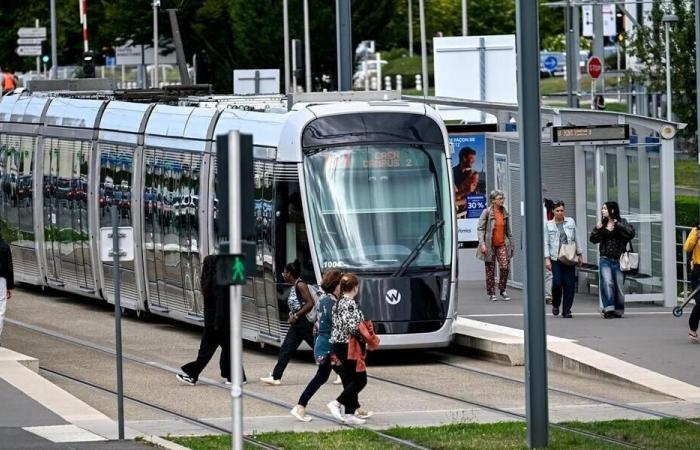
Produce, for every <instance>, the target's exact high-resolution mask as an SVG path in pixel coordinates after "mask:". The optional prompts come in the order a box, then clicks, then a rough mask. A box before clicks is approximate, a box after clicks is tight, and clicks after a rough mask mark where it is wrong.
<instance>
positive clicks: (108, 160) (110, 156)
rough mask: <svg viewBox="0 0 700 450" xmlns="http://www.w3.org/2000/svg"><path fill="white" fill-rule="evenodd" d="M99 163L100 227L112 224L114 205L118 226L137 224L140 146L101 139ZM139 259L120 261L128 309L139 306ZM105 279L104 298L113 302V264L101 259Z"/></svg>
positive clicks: (97, 203) (123, 300) (96, 203)
mask: <svg viewBox="0 0 700 450" xmlns="http://www.w3.org/2000/svg"><path fill="white" fill-rule="evenodd" d="M97 151H98V158H97V160H98V163H99V166H98V167H97V170H96V172H95V173H96V177H97V181H98V184H97V189H96V199H95V201H94V202H93V206H94V207H95V208H96V210H97V220H98V222H99V228H104V227H110V228H111V227H112V226H113V222H112V207H114V206H116V208H117V226H120V227H136V226H137V223H138V222H136V220H135V217H134V216H135V211H134V205H133V201H134V197H135V195H136V193H137V192H138V190H137V189H136V184H135V182H134V180H135V176H136V174H135V171H134V168H135V167H138V165H137V164H135V162H136V160H137V158H136V151H137V147H135V146H132V145H120V144H116V143H105V142H100V143H98V146H97ZM136 264H137V261H123V262H120V264H119V267H120V276H121V285H120V286H121V288H120V301H121V304H122V305H123V306H124V307H126V308H129V309H134V310H138V309H139V299H140V297H141V296H140V295H139V289H138V281H137V277H138V273H137V270H136ZM100 270H101V271H102V274H101V279H102V280H103V285H102V294H103V296H104V297H105V300H107V301H109V302H110V303H114V276H113V275H114V272H113V270H114V265H113V264H112V262H111V261H110V262H102V263H101V266H100Z"/></svg>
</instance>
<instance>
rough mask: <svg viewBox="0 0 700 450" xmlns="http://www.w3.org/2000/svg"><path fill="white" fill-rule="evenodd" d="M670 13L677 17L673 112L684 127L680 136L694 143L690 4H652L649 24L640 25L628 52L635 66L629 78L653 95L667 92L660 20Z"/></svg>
mask: <svg viewBox="0 0 700 450" xmlns="http://www.w3.org/2000/svg"><path fill="white" fill-rule="evenodd" d="M671 12H672V13H673V14H675V15H677V16H678V22H676V23H675V24H674V25H672V32H671V35H670V46H671V61H672V66H671V88H672V96H673V113H674V114H675V115H676V117H677V118H678V121H680V122H685V123H686V124H687V127H686V128H685V129H684V130H682V131H681V136H683V137H686V138H688V139H691V140H695V139H694V136H695V132H696V130H697V122H696V117H697V111H696V103H695V102H696V98H697V89H696V85H695V79H696V78H695V77H696V74H695V57H696V55H695V15H694V11H693V7H692V3H691V2H687V1H685V0H671V4H670V5H668V6H666V7H664V6H662V5H661V3H659V2H655V3H654V5H653V7H652V9H651V12H650V15H649V25H645V26H640V27H639V28H638V29H637V30H636V33H635V35H634V36H633V39H632V41H631V44H632V47H631V53H632V55H633V56H635V57H636V58H637V63H638V64H637V66H638V69H637V71H636V72H632V73H631V75H632V77H633V78H634V79H635V80H636V81H638V82H642V83H645V84H646V85H647V86H648V87H649V89H650V90H651V91H652V92H665V91H666V67H665V49H666V47H665V45H666V43H665V42H664V41H665V36H664V24H663V21H662V18H663V16H664V14H666V13H671Z"/></svg>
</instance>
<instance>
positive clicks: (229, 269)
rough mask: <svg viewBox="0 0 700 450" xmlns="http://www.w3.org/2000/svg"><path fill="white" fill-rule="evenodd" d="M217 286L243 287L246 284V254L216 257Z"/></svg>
mask: <svg viewBox="0 0 700 450" xmlns="http://www.w3.org/2000/svg"><path fill="white" fill-rule="evenodd" d="M216 284H218V285H219V286H243V285H244V284H246V270H245V255H244V254H233V255H217V256H216Z"/></svg>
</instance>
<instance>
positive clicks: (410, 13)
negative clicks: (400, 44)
mask: <svg viewBox="0 0 700 450" xmlns="http://www.w3.org/2000/svg"><path fill="white" fill-rule="evenodd" d="M408 56H409V58H413V2H412V1H411V0H408Z"/></svg>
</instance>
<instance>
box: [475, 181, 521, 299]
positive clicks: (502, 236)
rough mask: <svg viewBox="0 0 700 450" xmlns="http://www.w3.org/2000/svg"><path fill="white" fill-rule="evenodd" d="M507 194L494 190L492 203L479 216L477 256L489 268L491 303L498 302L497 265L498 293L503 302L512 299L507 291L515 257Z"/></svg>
mask: <svg viewBox="0 0 700 450" xmlns="http://www.w3.org/2000/svg"><path fill="white" fill-rule="evenodd" d="M504 200H505V194H504V193H503V191H499V190H493V191H491V193H490V194H489V203H490V204H491V205H490V206H489V207H488V208H486V209H485V210H484V211H483V212H482V213H481V217H479V223H478V225H477V234H478V237H479V249H478V251H477V252H476V257H477V258H479V259H480V260H482V261H484V266H485V268H486V293H487V294H488V296H489V300H491V301H494V302H495V301H496V300H497V299H498V298H497V297H496V263H498V272H499V279H498V291H499V293H500V294H501V297H502V298H503V300H510V297H509V296H508V293H507V292H506V283H507V282H508V273H509V271H510V259H511V258H512V257H513V242H512V240H513V236H512V234H511V231H510V216H509V215H508V211H507V210H506V208H505V207H504V206H503V202H504Z"/></svg>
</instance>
